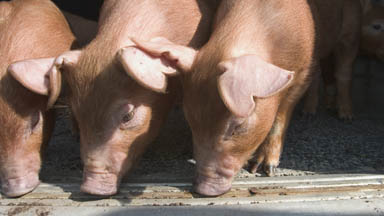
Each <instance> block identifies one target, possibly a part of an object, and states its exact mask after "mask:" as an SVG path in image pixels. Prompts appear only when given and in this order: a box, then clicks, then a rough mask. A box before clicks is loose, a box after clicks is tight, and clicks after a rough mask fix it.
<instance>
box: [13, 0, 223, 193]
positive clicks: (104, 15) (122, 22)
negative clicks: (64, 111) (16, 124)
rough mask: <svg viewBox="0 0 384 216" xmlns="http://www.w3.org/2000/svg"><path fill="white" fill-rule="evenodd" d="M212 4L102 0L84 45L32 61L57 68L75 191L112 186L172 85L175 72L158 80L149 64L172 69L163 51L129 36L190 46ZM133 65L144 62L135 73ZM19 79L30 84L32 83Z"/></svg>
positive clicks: (144, 142)
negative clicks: (77, 170)
mask: <svg viewBox="0 0 384 216" xmlns="http://www.w3.org/2000/svg"><path fill="white" fill-rule="evenodd" d="M217 4H218V3H217V2H216V1H204V0H131V1H124V0H106V1H104V4H103V6H102V9H101V13H100V18H99V23H98V25H99V28H98V33H97V35H96V37H95V39H94V40H93V41H92V42H91V43H90V44H89V45H87V46H86V47H85V48H84V49H82V50H78V51H70V52H65V53H63V54H62V55H61V56H59V57H57V58H56V60H55V62H54V63H53V65H51V64H49V63H48V64H47V62H43V61H38V60H36V61H35V62H36V63H37V64H40V65H41V66H40V68H41V69H42V70H43V71H44V72H42V74H46V76H48V77H51V75H52V76H54V75H55V74H62V77H63V81H65V82H66V83H67V85H68V97H67V102H68V105H69V106H70V107H71V110H72V113H73V116H74V119H75V121H76V122H77V125H78V129H79V133H80V150H81V157H82V161H83V163H84V169H83V183H82V185H81V191H83V192H85V193H89V194H93V195H100V196H109V195H113V194H115V193H117V191H118V186H119V184H120V181H121V179H122V177H123V176H124V175H125V173H127V171H128V170H130V168H131V167H133V164H134V162H136V161H137V160H138V159H139V157H140V155H141V154H142V153H143V152H144V151H145V149H146V147H147V146H148V145H149V143H150V142H151V141H152V140H153V139H154V138H155V137H156V135H157V134H158V132H159V130H160V128H161V126H162V125H163V123H164V120H165V119H166V117H167V114H168V112H169V110H170V109H171V107H172V105H173V103H174V101H175V98H176V97H177V94H178V92H179V91H180V90H179V86H180V85H179V83H178V79H179V78H174V79H169V82H168V84H169V85H167V86H166V85H163V84H162V83H161V82H162V81H164V80H166V79H165V78H166V77H165V76H158V75H157V74H159V73H158V72H157V71H153V70H159V71H161V72H164V73H170V74H171V73H172V72H173V70H174V69H173V68H172V67H170V66H168V65H163V61H165V58H163V57H162V56H148V55H146V53H145V52H143V51H142V50H141V49H139V48H137V47H136V46H135V44H134V43H133V42H132V40H131V38H140V39H142V40H149V39H153V40H154V41H162V40H163V38H168V39H169V40H172V41H174V42H175V43H180V44H183V45H186V46H191V47H194V48H198V47H200V46H202V45H203V44H204V43H205V42H206V41H207V40H208V37H209V33H210V29H211V28H210V23H211V18H212V17H213V13H214V11H215V7H216V5H217ZM148 58H149V59H148ZM144 61H146V62H144ZM24 63H25V65H30V64H31V62H24ZM147 63H148V64H147ZM135 66H141V67H142V68H145V69H147V70H146V71H145V72H144V74H137V73H135V72H134V70H136V68H135ZM159 66H160V68H159ZM26 67H27V66H26ZM140 71H142V70H140ZM19 73H23V71H19ZM151 74H153V75H154V76H152V75H151ZM137 75H138V76H139V77H144V76H146V75H147V76H149V78H151V77H152V78H153V79H155V80H157V81H158V82H159V84H161V85H158V86H156V90H155V91H152V90H150V89H148V88H145V87H143V86H142V84H143V82H141V81H140V80H137V79H135V78H136V76H137ZM25 82H26V83H27V82H28V81H25ZM26 86H29V87H30V88H29V89H30V90H32V91H34V89H33V88H32V85H29V84H26ZM40 87H41V88H44V89H45V90H46V91H48V92H57V91H60V81H59V80H58V79H52V78H50V79H49V85H47V86H40Z"/></svg>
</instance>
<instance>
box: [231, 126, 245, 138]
mask: <svg viewBox="0 0 384 216" xmlns="http://www.w3.org/2000/svg"><path fill="white" fill-rule="evenodd" d="M245 132H247V129H246V128H245V127H244V126H243V125H242V124H241V125H237V126H235V128H234V129H233V131H232V133H231V136H236V135H240V134H243V133H245Z"/></svg>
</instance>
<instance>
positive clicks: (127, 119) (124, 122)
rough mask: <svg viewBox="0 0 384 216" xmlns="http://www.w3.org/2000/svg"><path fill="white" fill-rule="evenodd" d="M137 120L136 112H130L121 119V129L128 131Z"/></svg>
mask: <svg viewBox="0 0 384 216" xmlns="http://www.w3.org/2000/svg"><path fill="white" fill-rule="evenodd" d="M134 118H135V111H134V110H133V111H129V112H127V113H125V114H124V115H123V117H122V118H121V127H120V128H121V129H128V128H130V126H131V122H132V120H133V119H134Z"/></svg>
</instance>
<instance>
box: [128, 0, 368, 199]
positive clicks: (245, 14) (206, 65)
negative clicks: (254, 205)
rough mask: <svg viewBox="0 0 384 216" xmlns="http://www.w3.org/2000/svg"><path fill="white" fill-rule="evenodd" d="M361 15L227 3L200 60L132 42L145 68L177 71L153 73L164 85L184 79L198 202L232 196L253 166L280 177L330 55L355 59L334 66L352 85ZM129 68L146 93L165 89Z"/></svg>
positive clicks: (353, 8) (331, 4)
mask: <svg viewBox="0 0 384 216" xmlns="http://www.w3.org/2000/svg"><path fill="white" fill-rule="evenodd" d="M360 10H361V8H360V5H359V4H358V2H356V1H354V0H353V1H349V0H337V1H335V0H281V1H254V0H242V1H238V0H222V1H221V4H220V6H219V8H218V11H217V14H216V17H215V24H214V30H213V32H212V35H211V37H210V39H209V41H208V42H207V43H206V44H205V45H204V46H203V47H202V48H201V49H200V50H198V51H197V50H195V49H192V48H189V47H186V46H183V45H179V44H176V43H173V42H171V41H169V40H168V41H167V40H166V39H165V38H163V39H161V40H160V39H156V40H155V39H152V40H147V41H144V40H142V39H139V38H134V39H133V41H134V42H135V44H136V46H138V47H139V48H140V49H142V50H143V51H144V52H146V53H147V55H148V57H147V59H150V57H151V56H157V57H160V56H161V57H163V58H166V60H167V61H165V62H163V64H164V65H163V66H172V67H173V68H174V70H173V71H172V72H169V71H163V72H162V73H160V72H161V70H156V71H158V72H159V74H158V75H157V76H161V77H163V76H166V77H172V76H176V75H179V76H180V77H181V80H182V86H183V108H184V113H185V117H186V119H187V121H188V123H189V125H190V128H191V130H192V135H193V149H194V158H195V160H196V177H195V180H194V191H195V192H197V193H199V194H201V195H204V196H218V195H221V194H223V193H226V192H227V191H228V190H230V188H231V184H232V181H233V178H234V176H235V175H236V173H237V172H238V171H239V170H240V169H241V168H242V167H243V165H245V164H246V163H247V162H248V161H250V165H251V166H250V168H251V171H256V170H257V169H258V168H259V167H261V164H264V166H263V168H264V170H265V171H266V172H267V174H269V175H273V174H274V172H275V168H276V167H277V166H278V164H279V157H280V154H281V151H282V145H283V140H284V136H285V133H286V129H287V127H288V125H289V121H290V117H291V115H292V111H293V109H294V107H295V104H296V103H297V101H298V100H299V99H300V97H301V96H302V95H303V94H304V92H305V91H306V89H307V88H308V86H309V83H310V81H311V79H312V77H313V76H315V74H317V73H318V71H319V70H320V69H319V67H320V66H319V61H320V60H321V59H323V58H326V57H327V56H330V55H331V54H332V53H335V54H336V55H340V56H343V55H351V56H350V59H348V61H346V60H347V59H343V58H337V61H338V63H339V64H340V67H338V70H337V74H338V76H339V77H340V82H341V83H343V80H345V77H344V76H347V78H348V75H349V73H350V72H349V69H350V68H349V63H350V61H352V60H353V59H354V53H357V50H358V48H357V47H358V46H357V45H355V44H358V42H359V37H358V35H359V34H357V32H358V29H359V28H353V26H354V25H355V24H358V25H360V23H359V20H360V17H359V14H360ZM350 16H353V17H355V19H353V20H351V19H349V17H350ZM330 20H331V21H330ZM351 26H352V28H351ZM132 55H135V54H134V53H132ZM136 55H139V54H136ZM143 59H144V58H143ZM143 61H144V60H143ZM143 65H149V63H147V64H143ZM131 66H132V67H133V68H136V70H132V71H134V72H135V73H136V76H134V77H135V78H136V79H137V80H138V82H139V83H140V84H142V85H143V86H146V87H148V88H149V89H152V90H153V91H155V90H156V89H157V86H163V85H166V82H165V81H164V80H159V79H157V77H155V75H153V74H151V76H149V75H146V74H145V71H146V70H147V68H146V67H145V66H141V65H137V64H136V65H134V64H133V63H132V64H131ZM344 66H345V67H346V68H344ZM176 69H178V70H176ZM160 81H161V82H160ZM160 83H161V84H160Z"/></svg>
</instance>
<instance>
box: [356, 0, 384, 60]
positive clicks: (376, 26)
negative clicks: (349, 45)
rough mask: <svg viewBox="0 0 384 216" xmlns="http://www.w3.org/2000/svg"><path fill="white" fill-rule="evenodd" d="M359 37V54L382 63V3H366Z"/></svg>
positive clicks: (383, 54) (383, 48)
mask: <svg viewBox="0 0 384 216" xmlns="http://www.w3.org/2000/svg"><path fill="white" fill-rule="evenodd" d="M365 5H368V6H366V7H365V10H364V15H363V22H362V35H361V47H360V49H361V52H362V54H363V55H367V56H371V57H375V58H377V59H379V60H380V61H383V62H384V1H376V2H374V3H371V2H370V1H366V2H365Z"/></svg>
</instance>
